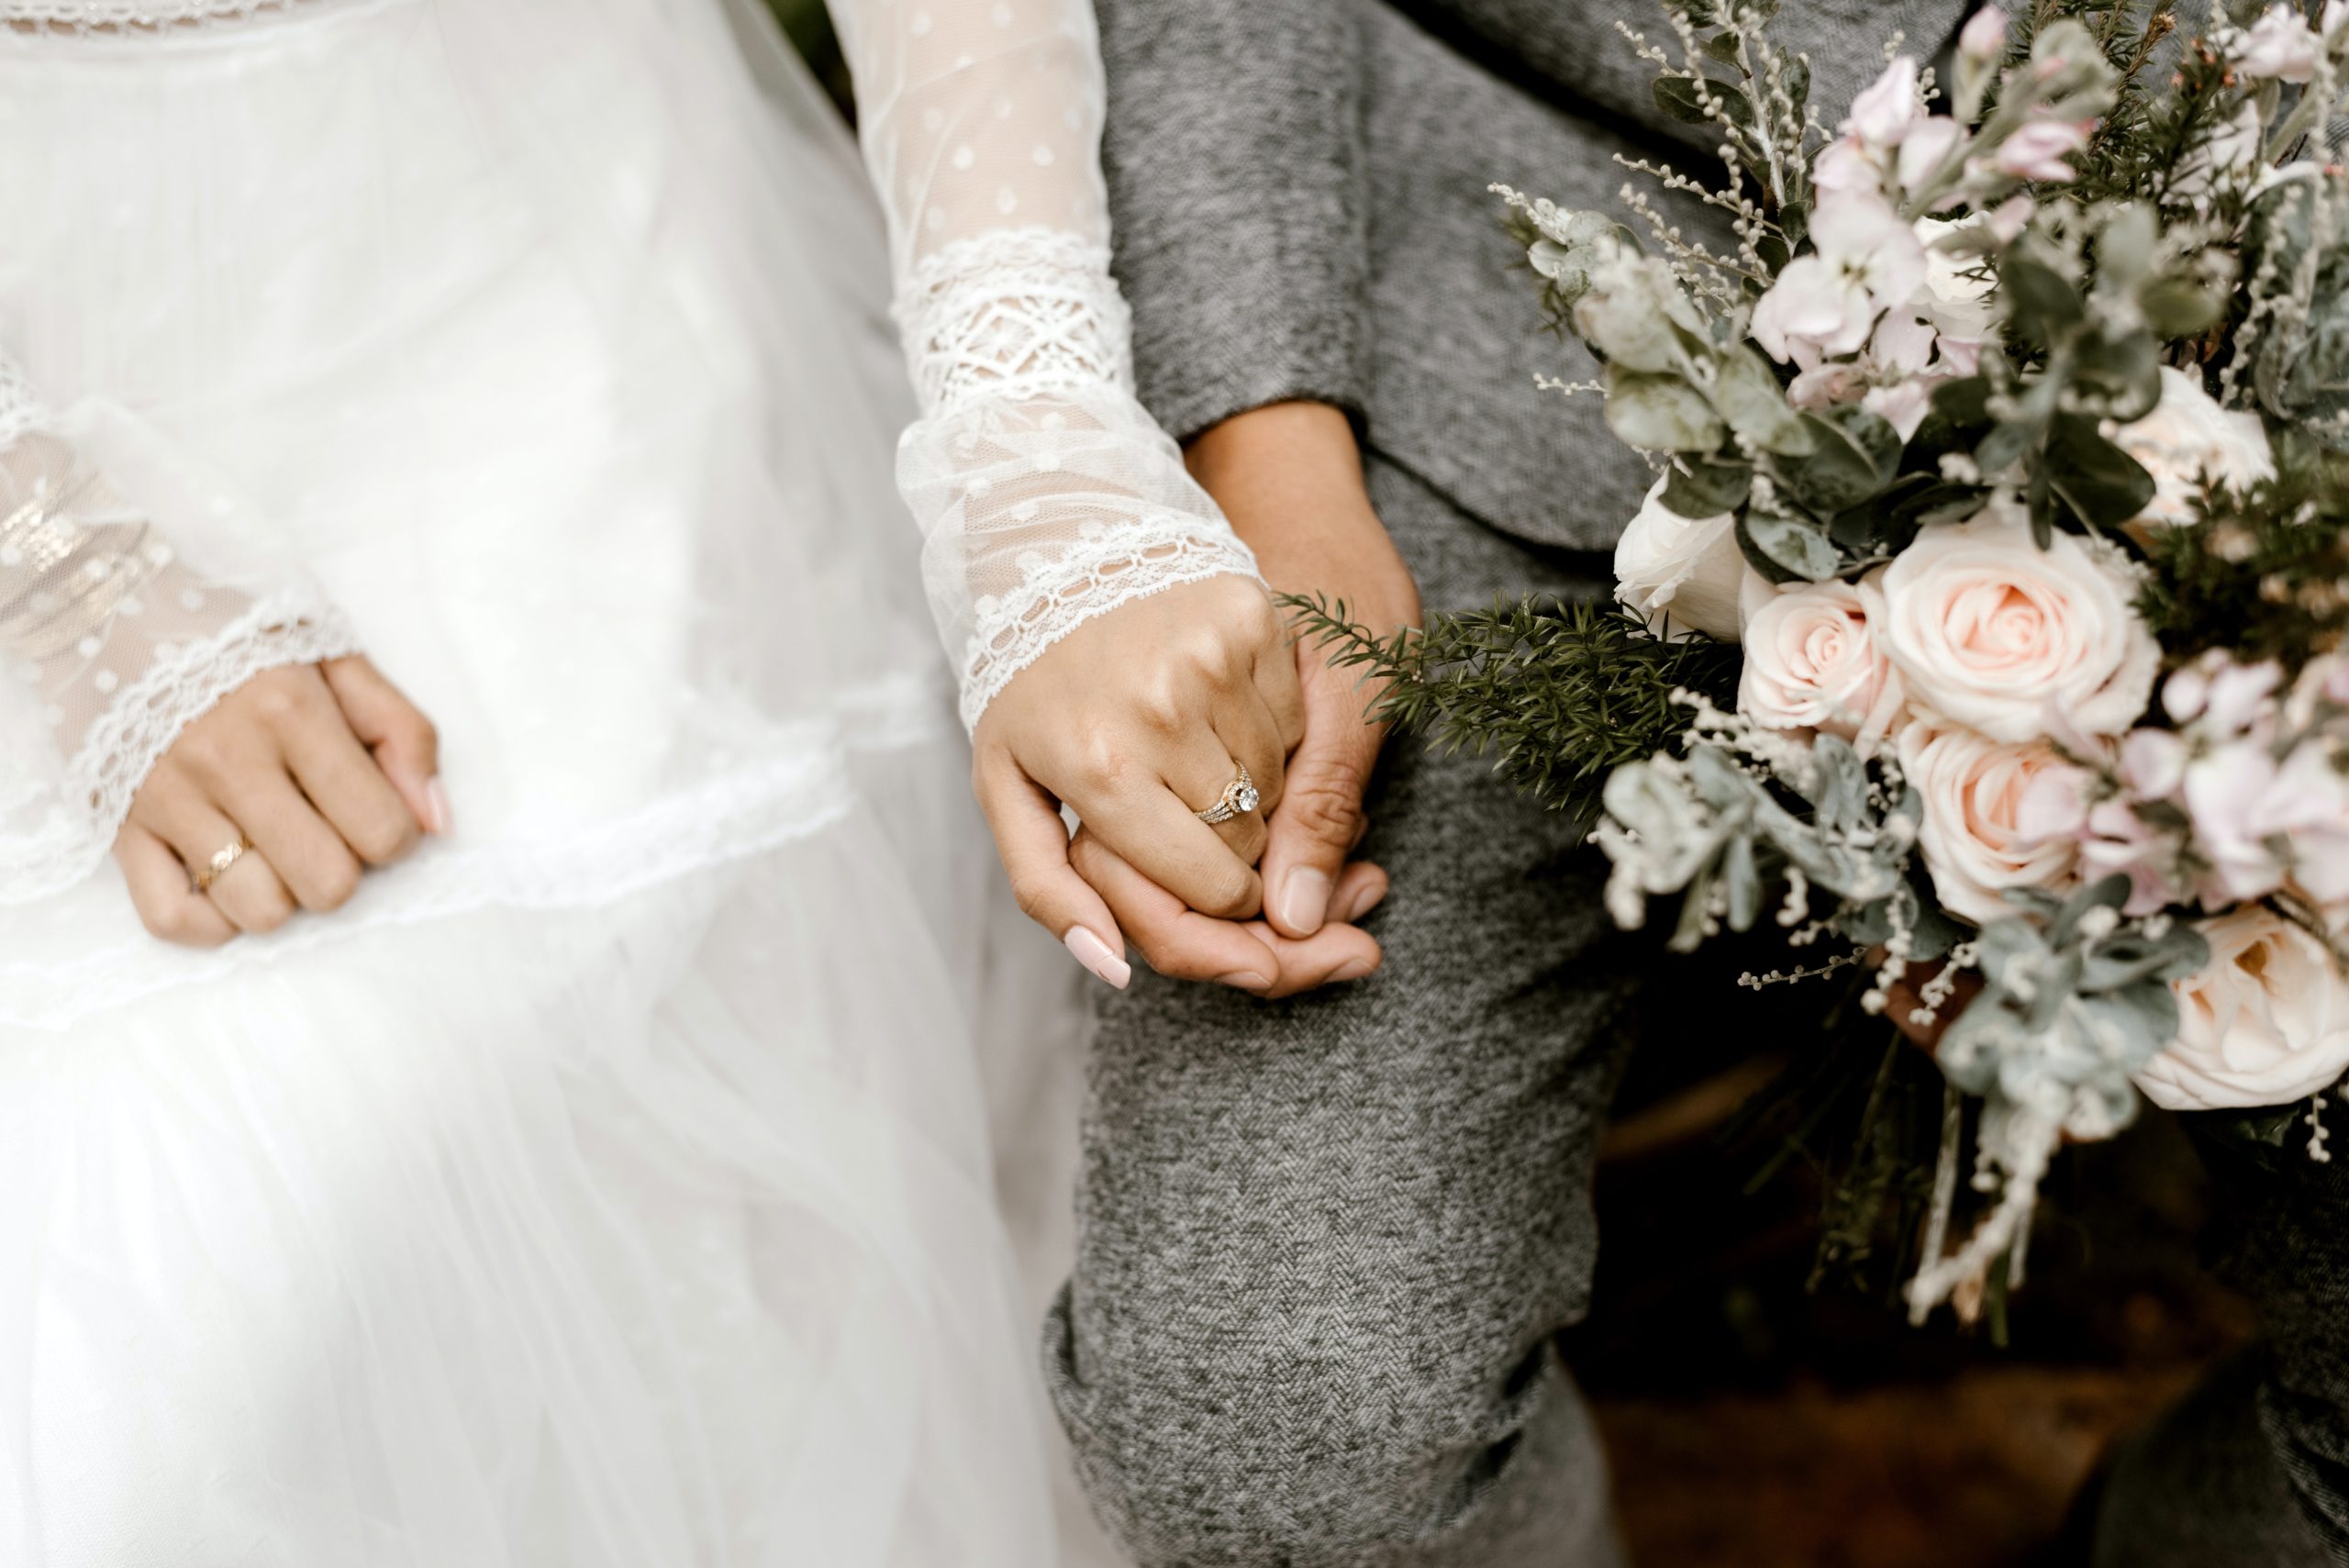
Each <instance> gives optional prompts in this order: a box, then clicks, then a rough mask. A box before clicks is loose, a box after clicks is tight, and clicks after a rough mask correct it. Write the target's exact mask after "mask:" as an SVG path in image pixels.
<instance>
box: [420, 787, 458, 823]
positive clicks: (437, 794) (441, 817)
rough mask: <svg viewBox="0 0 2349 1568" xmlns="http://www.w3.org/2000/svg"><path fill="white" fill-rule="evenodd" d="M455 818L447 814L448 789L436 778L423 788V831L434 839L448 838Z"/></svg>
mask: <svg viewBox="0 0 2349 1568" xmlns="http://www.w3.org/2000/svg"><path fill="white" fill-rule="evenodd" d="M455 825H456V818H455V817H452V816H451V815H450V812H449V788H448V786H447V785H446V784H442V783H441V782H440V779H439V778H438V777H435V778H434V779H433V781H432V782H431V783H430V784H426V785H425V786H424V830H425V831H426V832H428V833H430V834H431V835H433V836H434V837H435V838H446V837H448V834H449V830H450V828H453V827H454V826H455Z"/></svg>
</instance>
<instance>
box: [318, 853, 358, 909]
mask: <svg viewBox="0 0 2349 1568" xmlns="http://www.w3.org/2000/svg"><path fill="white" fill-rule="evenodd" d="M359 877H360V873H359V862H357V861H354V860H352V859H351V857H350V856H349V855H338V856H336V857H334V859H332V860H331V861H329V862H327V863H326V864H324V865H321V866H320V867H319V868H318V871H317V874H316V876H315V877H313V878H312V888H311V895H310V903H311V906H312V907H313V908H317V909H340V908H341V907H342V906H344V905H346V904H348V903H350V902H351V895H354V894H356V893H357V892H358V891H359Z"/></svg>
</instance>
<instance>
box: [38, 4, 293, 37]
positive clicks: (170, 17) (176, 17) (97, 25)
mask: <svg viewBox="0 0 2349 1568" xmlns="http://www.w3.org/2000/svg"><path fill="white" fill-rule="evenodd" d="M314 3H316V0H0V23H5V24H6V25H7V26H9V27H14V28H46V29H50V30H53V31H57V32H70V33H110V32H128V31H140V30H152V29H155V28H184V27H197V26H201V25H203V24H205V23H207V22H238V21H244V20H246V19H247V18H249V17H256V16H262V15H267V14H269V13H273V12H282V11H290V10H293V9H295V8H296V7H297V6H308V5H311V4H314Z"/></svg>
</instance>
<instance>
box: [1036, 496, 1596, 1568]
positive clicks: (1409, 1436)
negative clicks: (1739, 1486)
mask: <svg viewBox="0 0 2349 1568" xmlns="http://www.w3.org/2000/svg"><path fill="white" fill-rule="evenodd" d="M1370 481H1371V492H1372V496H1373V499H1374V500H1375V502H1376V504H1377V505H1378V506H1379V508H1380V511H1381V513H1382V515H1383V516H1384V517H1385V518H1386V522H1387V525H1388V527H1389V528H1390V529H1391V530H1392V531H1393V532H1394V534H1395V535H1396V537H1397V543H1398V544H1399V545H1400V546H1401V548H1402V549H1403V550H1404V553H1405V554H1406V556H1407V557H1408V559H1409V560H1410V562H1411V565H1412V568H1413V571H1414V572H1415V573H1417V574H1418V576H1419V582H1420V584H1421V587H1422V591H1423V594H1424V596H1425V597H1426V600H1427V602H1428V604H1429V605H1430V606H1431V607H1447V608H1459V607H1469V606H1483V605H1486V604H1489V603H1490V602H1491V600H1492V598H1493V596H1494V595H1496V594H1497V593H1505V594H1508V595H1518V594H1521V593H1526V592H1542V593H1554V594H1578V593H1587V592H1589V591H1590V590H1591V585H1592V583H1593V581H1594V576H1595V573H1597V572H1598V570H1600V569H1602V568H1603V565H1604V563H1603V562H1594V561H1590V560H1587V559H1583V558H1575V557H1562V556H1559V555H1557V554H1554V553H1548V554H1545V553H1544V552H1542V551H1540V550H1535V549H1533V548H1531V547H1527V546H1521V545H1519V544H1517V543H1515V542H1513V541H1511V540H1508V539H1504V538H1503V537H1501V536H1499V535H1497V534H1495V533H1492V532H1490V531H1488V530H1486V529H1484V528H1480V527H1478V526H1477V525H1475V523H1472V522H1470V521H1468V520H1467V519H1466V518H1464V517H1462V516H1461V515H1460V514H1459V513H1457V512H1456V511H1455V510H1453V508H1452V507H1451V506H1449V505H1448V504H1446V503H1445V502H1444V501H1443V500H1442V498H1441V497H1439V496H1437V495H1435V494H1434V493H1432V492H1431V491H1430V490H1428V489H1426V488H1425V487H1424V486H1422V485H1420V484H1419V483H1417V482H1416V481H1415V480H1414V479H1412V478H1411V477H1410V476H1409V475H1408V474H1406V473H1402V472H1401V471H1400V470H1398V469H1397V468H1395V467H1393V466H1391V465H1389V464H1387V463H1386V462H1383V461H1380V460H1378V459H1376V458H1374V459H1373V460H1372V462H1371V464H1370ZM1368 810H1369V814H1370V817H1371V820H1372V823H1373V827H1372V830H1371V834H1370V837H1369V838H1368V839H1367V840H1366V841H1365V842H1364V848H1363V853H1364V855H1366V856H1368V857H1370V858H1372V859H1375V860H1376V861H1377V862H1380V863H1381V864H1382V865H1384V866H1385V867H1386V869H1387V871H1388V872H1389V873H1391V875H1392V876H1393V879H1394V889H1393V892H1392V893H1391V895H1389V896H1388V898H1387V900H1386V904H1385V906H1383V907H1382V908H1381V909H1380V910H1379V911H1378V912H1377V913H1376V914H1375V915H1374V916H1373V917H1370V919H1369V920H1368V922H1367V924H1368V926H1369V929H1372V930H1373V931H1374V932H1375V934H1376V935H1377V936H1378V938H1379V940H1381V942H1382V943H1383V944H1384V945H1385V948H1386V965H1385V967H1384V968H1383V969H1382V970H1381V971H1380V972H1379V973H1377V974H1375V975H1374V976H1372V977H1371V978H1370V979H1368V980H1366V981H1364V982H1361V983H1358V984H1353V985H1347V986H1341V987H1337V988H1335V989H1333V990H1330V991H1328V992H1325V993H1320V994H1317V995H1309V996H1306V997H1301V998H1298V999H1296V1000H1293V1001H1289V1002H1286V1003H1270V1004H1268V1003H1264V1002H1259V1001H1257V1000H1255V999H1253V998H1252V997H1249V996H1246V995H1241V994H1239V993H1235V992H1231V991H1229V990H1224V989H1221V988H1219V987H1213V986H1206V985H1196V984H1190V985H1186V984H1175V983H1170V982H1167V981H1163V980H1161V979H1159V978H1157V977H1156V976H1153V975H1148V974H1139V973H1138V974H1137V976H1136V978H1135V981H1134V984H1133V987H1132V989H1131V990H1130V991H1129V992H1127V993H1125V994H1123V995H1112V996H1108V998H1107V999H1106V1001H1105V1004H1104V1006H1103V1009H1102V1016H1101V1019H1100V1023H1101V1028H1100V1031H1099V1037H1098V1040H1097V1043H1096V1046H1095V1053H1094V1058H1093V1061H1092V1063H1091V1068H1090V1075H1089V1084H1088V1093H1087V1104H1086V1109H1085V1129H1084V1161H1083V1168H1082V1172H1081V1174H1080V1178H1079V1191H1078V1229H1079V1240H1078V1251H1077V1262H1076V1267H1075V1273H1074V1278H1073V1280H1072V1282H1071V1284H1070V1286H1069V1288H1068V1290H1067V1291H1066V1292H1065V1293H1064V1295H1063V1297H1062V1300H1061V1304H1060V1306H1059V1307H1057V1308H1056V1309H1055V1311H1054V1313H1053V1314H1052V1320H1051V1322H1050V1324H1049V1325H1048V1329H1047V1355H1048V1358H1049V1361H1050V1363H1051V1365H1050V1373H1051V1375H1052V1381H1053V1384H1054V1390H1055V1396H1056V1399H1057V1402H1058V1404H1059V1407H1060V1411H1061V1415H1062V1418H1063V1421H1064V1422H1065V1424H1066V1426H1067V1428H1068V1430H1069V1434H1070V1436H1071V1438H1072V1440H1074V1446H1075V1449H1076V1452H1077V1456H1078V1464H1079V1468H1080V1471H1081V1472H1082V1473H1083V1476H1084V1478H1085V1484H1086V1486H1087V1489H1088V1491H1089V1492H1090V1493H1091V1494H1092V1496H1093V1498H1094V1501H1095V1503H1096V1506H1097V1508H1098V1509H1099V1510H1100V1512H1101V1514H1102V1516H1103V1518H1104V1519H1105V1520H1106V1521H1107V1522H1108V1525H1109V1527H1110V1529H1111V1530H1112V1532H1113V1533H1115V1534H1116V1535H1117V1536H1119V1539H1120V1540H1121V1541H1122V1542H1123V1543H1124V1544H1125V1546H1126V1547H1127V1549H1128V1550H1130V1551H1132V1552H1133V1553H1134V1555H1135V1556H1136V1558H1137V1559H1138V1560H1139V1562H1141V1564H1142V1565H1143V1568H1175V1565H1178V1564H1179V1565H1180V1568H1226V1565H1229V1568H1241V1565H1247V1568H1273V1565H1275V1564H1278V1565H1281V1568H1341V1565H1343V1568H1358V1565H1359V1568H1367V1565H1371V1564H1380V1565H1386V1564H1394V1565H1398V1568H1399V1565H1405V1564H1410V1565H1419V1564H1428V1565H1449V1564H1454V1563H1457V1564H1461V1565H1462V1568H1470V1565H1474V1568H1515V1565H1517V1564H1541V1565H1542V1568H1605V1565H1609V1564H1614V1563H1617V1562H1620V1553H1619V1551H1618V1549H1617V1547H1616V1544H1615V1540H1614V1536H1613V1530H1612V1526H1611V1523H1610V1520H1609V1512H1608V1506H1607V1500H1606V1493H1607V1486H1606V1475H1605V1465H1604V1462H1603V1460H1602V1458H1601V1455H1600V1452H1599V1449H1598V1442H1597V1440H1596V1437H1595V1434H1594V1432H1593V1430H1592V1428H1591V1426H1590V1422H1589V1418H1588V1415H1587V1412H1586V1409H1585V1407H1584V1406H1583V1403H1582V1400H1581V1397H1580V1396H1579V1395H1578V1394H1577V1392H1576V1391H1575V1387H1574V1385H1573V1384H1572V1382H1571V1380H1570V1379H1569V1378H1568V1377H1567V1375H1566V1373H1564V1369H1563V1368H1562V1367H1561V1366H1560V1364H1559V1362H1558V1360H1557V1355H1556V1352H1555V1351H1554V1349H1553V1344H1552V1340H1553V1335H1554V1334H1555V1333H1556V1332H1557V1330H1558V1329H1562V1328H1564V1326H1566V1325H1568V1324H1570V1323H1572V1322H1574V1321H1575V1319H1576V1318H1578V1317H1579V1316H1580V1315H1581V1314H1582V1312H1583V1311H1584V1309H1585V1307H1586V1302H1587V1295H1588V1286H1589V1279H1590V1272H1591V1267H1592V1263H1593V1262H1594V1259H1595V1256H1596V1250H1597V1240H1598V1239H1597V1232H1596V1222H1595V1219H1594V1218H1593V1215H1592V1211H1591V1207H1590V1178H1591V1171H1592V1163H1593V1157H1594V1153H1595V1151H1596V1147H1597V1143H1598V1134H1599V1130H1600V1127H1601V1124H1602V1121H1603V1119H1604V1117H1605V1113H1606V1109H1607V1106H1608V1102H1609V1097H1610V1095H1611V1094H1612V1091H1613V1088H1614V1084H1615V1082H1616V1077H1617V1068H1618V1064H1619V1062H1620V1049H1619V1043H1620V1034H1621V1030H1620V1012H1621V1010H1622V1007H1623V1005H1624V1003H1625V1002H1626V1000H1627V998H1628V996H1629V995H1630V993H1631V989H1632V984H1633V976H1632V973H1631V970H1632V967H1633V964H1634V962H1635V961H1634V960H1633V959H1632V957H1631V952H1630V951H1629V950H1630V946H1631V944H1629V943H1622V942H1621V939H1617V938H1614V937H1612V936H1611V935H1610V933H1609V929H1608V923H1607V920H1606V917H1605V915H1604V913H1603V911H1602V910H1601V908H1600V902H1599V889H1600V884H1601V882H1602V880H1603V873H1604V866H1603V862H1600V861H1599V859H1598V856H1597V854H1596V852H1595V851H1591V850H1590V849H1589V848H1588V847H1587V846H1586V845H1585V844H1584V843H1583V842H1582V840H1583V835H1584V831H1585V828H1586V824H1584V823H1581V822H1577V821H1575V820H1573V819H1571V818H1569V817H1566V816H1564V815H1562V814H1557V813H1551V812H1545V811H1543V810H1542V809H1541V808H1540V807H1538V806H1534V805H1532V804H1531V803H1530V802H1528V801H1527V800H1525V799H1524V798H1522V797H1521V796H1520V795H1518V794H1517V793H1516V792H1515V791H1514V790H1512V789H1511V788H1510V787H1509V786H1508V784H1504V783H1503V782H1502V781H1501V780H1499V779H1498V778H1497V776H1496V775H1495V774H1494V773H1493V772H1492V770H1491V767H1490V764H1489V763H1488V762H1483V761H1479V760H1476V759H1473V758H1465V757H1456V756H1455V757H1452V758H1441V757H1438V756H1435V755H1433V754H1432V753H1431V752H1430V751H1429V750H1428V749H1427V747H1426V744H1425V742H1424V741H1422V740H1418V739H1415V738H1403V739H1399V740H1396V741H1395V742H1393V743H1392V744H1390V745H1389V747H1388V749H1387V756H1386V761H1385V762H1384V763H1383V765H1382V768H1381V772H1380V775H1379V777H1378V779H1377V781H1376V783H1375V787H1374V789H1373V790H1372V793H1371V795H1370V799H1369V803H1368ZM1619 943H1620V944H1621V945H1620V946H1619Z"/></svg>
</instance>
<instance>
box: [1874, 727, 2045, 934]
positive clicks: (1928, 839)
mask: <svg viewBox="0 0 2349 1568" xmlns="http://www.w3.org/2000/svg"><path fill="white" fill-rule="evenodd" d="M1899 751H1900V770H1901V772H1902V773H1905V774H1906V775H1907V776H1908V780H1909V784H1911V785H1913V786H1914V787H1915V788H1916V790H1917V792H1918V794H1919V795H1920V796H1921V797H1922V798H1923V800H1924V805H1925V817H1924V821H1923V822H1922V823H1921V824H1920V826H1919V828H1918V829H1917V848H1918V851H1919V852H1920V854H1922V855H1923V856H1924V859H1925V870H1926V871H1927V872H1928V873H1931V875H1932V879H1933V892H1934V893H1935V894H1936V895H1939V897H1940V898H1941V901H1942V907H1943V908H1944V909H1947V910H1948V911H1949V912H1950V913H1951V914H1953V915H1955V916H1957V917H1960V918H1961V919H1966V920H1972V921H1974V922H1976V924H1982V923H1985V922H1987V921H1991V920H1996V919H1998V918H1999V917H2002V916H2005V915H2009V914H2011V913H2013V906H2011V905H2009V903H2008V902H2007V901H2006V899H2005V898H2004V897H2002V896H2001V895H2002V894H2003V893H2004V892H2005V891H2006V890H2007V889H2009V888H2010V887H2028V888H2039V889H2043V890H2050V891H2052V890H2056V889H2060V888H2063V887H2065V886H2067V885H2069V884H2071V883H2072V881H2073V880H2074V877H2075V868H2076V865H2077V862H2078V850H2077V846H2076V844H2075V843H2074V842H2073V841H2072V840H2068V839H2061V838H2055V839H2051V838H2045V837H2042V836H2041V835H2040V834H2038V833H2036V832H2033V831H2032V830H2031V828H2032V826H2033V824H2032V817H2034V816H2035V815H2037V811H2038V809H2039V808H2040V806H2042V804H2043V803H2042V802H2041V801H2035V800H2034V799H2033V798H2032V797H2033V792H2034V786H2035V785H2036V784H2038V783H2039V781H2040V779H2041V778H2042V777H2043V776H2044V775H2047V774H2049V773H2058V772H2059V771H2062V770H2066V769H2068V768H2069V766H2070V764H2068V763H2066V762H2065V761H2064V759H2063V758H2062V757H2061V756H2059V755H2058V754H2057V753H2056V751H2055V749H2054V747H2052V746H2049V745H2047V744H2046V743H2045V742H2043V741H2032V742H2030V743H2027V744H2023V745H2013V744H2009V743H2008V742H2005V741H2000V740H1991V739H1990V738H1989V737H1988V736H1987V735H1981V734H1977V733H1976V732H1975V731H1974V730H1971V729H1967V728H1963V727H1962V726H1958V725H1954V724H1945V723H1943V722H1941V721H1940V720H1937V719H1933V718H1918V719H1914V720H1912V721H1910V722H1909V725H1908V726H1907V727H1906V728H1903V729H1902V730H1901V731H1900V741H1899Z"/></svg>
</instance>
